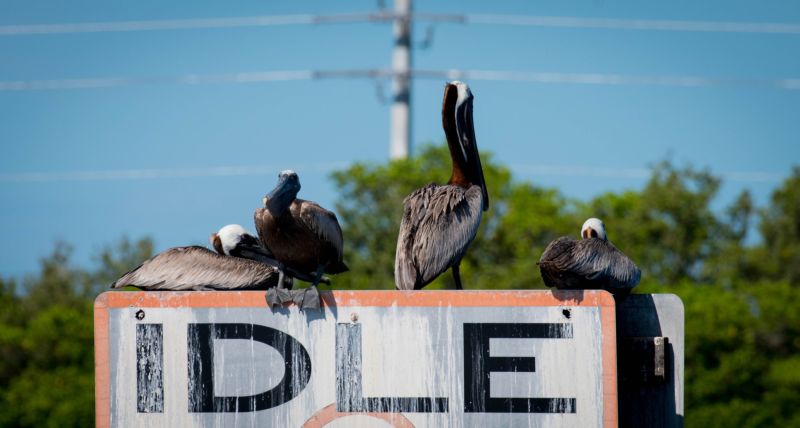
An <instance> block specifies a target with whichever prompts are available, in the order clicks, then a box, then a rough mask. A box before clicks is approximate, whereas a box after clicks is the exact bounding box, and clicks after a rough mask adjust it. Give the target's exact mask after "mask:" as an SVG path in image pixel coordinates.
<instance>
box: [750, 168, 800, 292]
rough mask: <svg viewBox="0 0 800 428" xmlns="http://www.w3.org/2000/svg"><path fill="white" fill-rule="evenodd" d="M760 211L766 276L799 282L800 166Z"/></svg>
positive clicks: (760, 259)
mask: <svg viewBox="0 0 800 428" xmlns="http://www.w3.org/2000/svg"><path fill="white" fill-rule="evenodd" d="M770 202H771V203H770V204H769V205H768V206H767V207H765V208H764V209H763V210H761V222H760V224H759V229H760V231H761V236H762V237H763V245H762V246H761V247H760V248H759V251H761V252H762V253H761V254H760V255H759V257H758V259H759V262H760V263H761V265H762V266H763V274H764V275H766V276H768V277H770V278H773V279H785V280H788V281H789V282H790V283H792V284H795V285H797V284H799V283H800V167H795V168H794V169H793V170H792V174H791V176H790V177H789V178H788V179H786V181H784V182H783V184H782V185H781V186H780V187H779V188H778V189H777V190H776V191H775V192H773V194H772V198H771V201H770Z"/></svg>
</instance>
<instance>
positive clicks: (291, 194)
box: [262, 174, 300, 212]
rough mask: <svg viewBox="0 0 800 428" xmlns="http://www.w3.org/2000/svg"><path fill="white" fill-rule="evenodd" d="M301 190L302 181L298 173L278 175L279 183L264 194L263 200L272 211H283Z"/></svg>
mask: <svg viewBox="0 0 800 428" xmlns="http://www.w3.org/2000/svg"><path fill="white" fill-rule="evenodd" d="M299 191H300V181H299V180H298V179H297V175H288V174H281V175H279V176H278V184H277V185H276V186H275V188H274V189H272V191H271V192H269V193H268V194H267V195H266V196H264V198H263V199H262V202H263V203H264V206H265V207H266V208H267V209H269V210H270V211H272V210H275V211H276V212H283V210H285V209H286V208H287V207H288V206H289V204H291V203H292V201H293V200H294V199H295V198H296V197H297V192H299Z"/></svg>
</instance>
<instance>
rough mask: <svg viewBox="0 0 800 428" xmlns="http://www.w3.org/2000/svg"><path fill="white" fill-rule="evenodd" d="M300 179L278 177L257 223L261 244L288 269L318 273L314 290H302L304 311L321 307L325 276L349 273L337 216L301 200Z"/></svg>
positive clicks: (289, 173)
mask: <svg viewBox="0 0 800 428" xmlns="http://www.w3.org/2000/svg"><path fill="white" fill-rule="evenodd" d="M299 191H300V179H299V178H298V176H297V173H296V172H294V171H292V170H285V171H281V173H280V174H278V184H277V186H275V188H274V189H273V190H272V191H271V192H270V193H269V194H267V195H266V196H265V197H264V199H263V203H264V207H262V208H258V209H256V212H255V224H256V231H257V232H258V236H259V238H260V239H261V242H263V243H264V245H265V246H266V247H267V248H268V249H269V251H270V252H271V253H272V254H273V255H274V257H275V259H277V260H278V262H279V263H281V264H282V265H283V266H285V267H286V269H293V270H294V271H297V272H316V273H315V274H314V278H313V281H312V284H311V286H310V287H308V288H307V289H305V290H302V291H300V290H298V291H299V293H296V294H295V298H294V300H295V302H297V303H298V304H299V305H300V307H301V308H303V309H306V308H311V309H316V308H319V291H318V290H317V284H318V283H319V282H320V280H321V279H322V278H323V276H322V274H323V273H329V274H337V273H342V272H346V271H347V270H348V267H347V266H346V265H345V264H344V262H343V261H342V252H343V251H342V246H343V238H342V229H341V227H339V221H338V220H337V219H336V214H334V213H332V212H331V211H328V210H326V209H325V208H322V207H321V206H319V205H318V204H317V203H315V202H311V201H305V200H302V199H297V193H298V192H299Z"/></svg>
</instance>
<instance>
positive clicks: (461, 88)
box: [450, 80, 472, 161]
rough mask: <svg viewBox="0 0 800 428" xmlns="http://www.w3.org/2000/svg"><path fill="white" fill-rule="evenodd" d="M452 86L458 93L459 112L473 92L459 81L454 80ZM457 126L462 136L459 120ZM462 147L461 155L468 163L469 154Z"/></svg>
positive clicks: (456, 122) (457, 104)
mask: <svg viewBox="0 0 800 428" xmlns="http://www.w3.org/2000/svg"><path fill="white" fill-rule="evenodd" d="M450 85H453V86H455V87H456V90H457V92H458V98H456V109H455V111H456V112H457V111H458V109H459V107H461V105H462V104H464V103H465V102H467V100H468V99H470V98H472V91H470V90H469V85H467V84H466V83H464V82H461V81H459V80H453V81H452V82H450ZM455 124H456V132H457V133H458V134H461V130H460V129H458V120H455ZM460 147H461V155H462V156H464V160H465V161H466V160H467V159H468V158H467V152H466V151H465V150H464V146H463V145H460Z"/></svg>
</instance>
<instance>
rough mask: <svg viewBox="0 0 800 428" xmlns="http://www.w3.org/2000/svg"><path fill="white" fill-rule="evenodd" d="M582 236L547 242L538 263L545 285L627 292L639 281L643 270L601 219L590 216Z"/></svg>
mask: <svg viewBox="0 0 800 428" xmlns="http://www.w3.org/2000/svg"><path fill="white" fill-rule="evenodd" d="M581 238H582V239H581V240H578V241H576V240H574V239H572V238H570V237H567V236H562V237H561V238H558V239H556V240H555V241H553V242H551V243H550V244H549V245H547V248H545V250H544V253H543V254H542V257H541V258H540V259H539V263H538V264H539V270H540V272H541V273H542V279H543V280H544V283H545V285H547V286H548V287H556V288H558V289H603V290H608V291H610V292H612V293H614V294H625V293H628V292H630V290H631V289H632V288H633V287H635V286H636V284H638V283H639V279H640V278H641V276H642V272H641V271H640V270H639V268H638V267H637V266H636V264H635V263H634V262H633V261H632V260H631V259H629V258H628V256H626V255H625V254H623V253H622V251H620V250H618V249H617V247H615V246H614V244H612V243H611V242H609V241H608V238H607V236H606V226H605V224H603V222H602V221H600V219H597V218H590V219H589V220H586V222H584V223H583V226H582V227H581Z"/></svg>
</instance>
